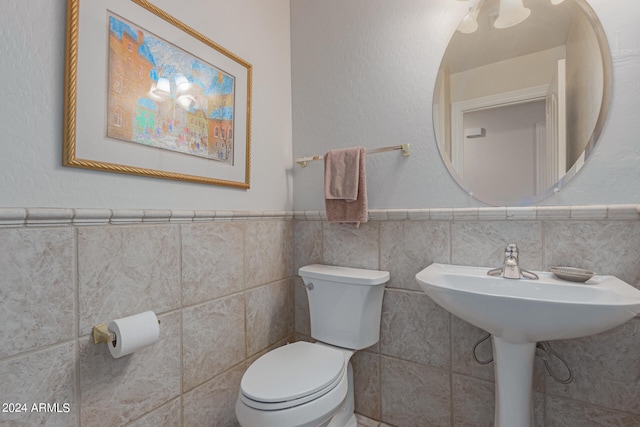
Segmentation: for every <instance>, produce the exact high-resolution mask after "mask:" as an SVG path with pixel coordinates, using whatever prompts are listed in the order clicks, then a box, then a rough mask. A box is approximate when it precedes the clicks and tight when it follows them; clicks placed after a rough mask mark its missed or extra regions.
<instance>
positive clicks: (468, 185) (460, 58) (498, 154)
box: [433, 0, 611, 206]
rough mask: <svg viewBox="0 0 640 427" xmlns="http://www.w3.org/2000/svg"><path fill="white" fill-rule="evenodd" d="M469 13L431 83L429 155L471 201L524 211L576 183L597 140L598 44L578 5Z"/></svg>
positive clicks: (603, 104)
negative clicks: (433, 153)
mask: <svg viewBox="0 0 640 427" xmlns="http://www.w3.org/2000/svg"><path fill="white" fill-rule="evenodd" d="M469 3H470V8H469V13H468V15H467V16H465V18H464V19H463V20H462V22H461V23H460V25H459V27H458V30H457V31H456V32H455V33H454V35H453V37H452V38H451V41H450V42H449V45H448V47H447V50H446V52H445V54H444V57H443V59H442V63H441V65H440V69H439V71H438V77H437V80H436V85H435V91H434V100H433V104H434V105H433V122H434V130H435V134H436V139H437V142H438V147H439V149H440V153H441V155H442V158H443V160H444V162H445V164H446V165H447V168H448V169H449V172H450V173H451V174H452V176H453V177H454V178H455V179H456V180H457V182H458V183H459V184H460V185H461V186H462V187H463V188H464V189H465V191H467V192H468V193H469V194H470V195H472V196H473V197H475V198H477V199H478V200H480V201H483V202H485V203H488V204H490V205H496V206H518V205H529V204H532V203H535V202H537V201H539V200H541V199H543V198H544V197H547V196H548V195H550V194H552V193H553V192H554V191H557V190H559V189H560V187H562V186H563V185H564V184H566V182H567V181H568V180H569V179H570V178H571V177H573V176H574V175H575V174H576V173H577V171H578V170H579V169H580V168H581V167H582V165H583V164H584V162H585V160H586V158H587V157H588V155H589V153H590V152H591V150H592V148H593V145H594V144H595V142H596V140H597V138H598V136H599V134H600V132H601V131H602V126H603V124H604V120H605V117H606V110H607V106H608V103H609V94H610V84H611V82H610V79H611V54H610V52H609V47H608V44H607V40H606V37H605V35H604V31H603V29H602V26H601V24H600V22H599V20H598V18H597V16H596V15H595V13H594V12H593V10H592V9H591V7H590V6H589V5H588V4H587V3H586V1H585V0H479V1H473V0H472V1H470V2H469Z"/></svg>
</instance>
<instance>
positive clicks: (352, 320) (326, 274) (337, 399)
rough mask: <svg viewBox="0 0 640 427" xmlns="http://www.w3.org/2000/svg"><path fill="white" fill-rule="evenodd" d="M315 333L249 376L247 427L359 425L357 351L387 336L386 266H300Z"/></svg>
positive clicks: (243, 388) (241, 410) (241, 399)
mask: <svg viewBox="0 0 640 427" xmlns="http://www.w3.org/2000/svg"><path fill="white" fill-rule="evenodd" d="M299 274H300V276H301V277H302V279H303V281H304V284H305V288H306V290H307V297H308V299H309V314H310V323H311V336H312V337H313V338H315V339H316V340H318V342H316V343H315V344H312V343H309V342H306V341H299V342H295V343H293V344H288V345H285V346H282V347H279V348H276V349H275V350H272V351H270V352H268V353H266V354H264V355H263V356H261V357H260V358H258V359H257V360H256V361H255V362H253V363H252V364H251V366H249V368H248V369H247V371H246V372H245V373H244V375H243V377H242V381H241V384H240V393H239V395H238V399H237V401H236V416H237V418H238V422H239V423H240V425H241V426H242V427H321V426H328V427H356V425H357V423H356V419H355V414H354V397H353V369H352V367H351V364H350V362H349V360H350V358H351V356H352V355H353V354H354V353H355V352H356V351H357V350H361V349H363V348H366V347H369V346H371V345H373V344H375V343H376V342H378V340H379V338H380V317H381V312H382V297H383V295H384V287H385V284H386V282H387V281H388V280H389V273H388V272H386V271H377V270H364V269H357V268H348V267H336V266H328V265H319V264H315V265H310V266H306V267H302V268H300V270H299Z"/></svg>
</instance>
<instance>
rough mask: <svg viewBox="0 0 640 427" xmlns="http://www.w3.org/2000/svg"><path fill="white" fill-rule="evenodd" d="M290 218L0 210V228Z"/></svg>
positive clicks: (280, 215) (288, 215)
mask: <svg viewBox="0 0 640 427" xmlns="http://www.w3.org/2000/svg"><path fill="white" fill-rule="evenodd" d="M268 219H280V220H282V219H293V212H292V211H230V210H229V211H227V210H219V211H215V210H198V211H192V210H171V209H88V208H78V209H71V208H0V227H21V226H27V227H52V226H65V225H67V226H68V225H79V226H80V225H94V226H95V225H108V224H112V225H113V224H116V225H122V224H143V223H144V224H162V223H166V224H169V223H191V222H208V221H239V220H268Z"/></svg>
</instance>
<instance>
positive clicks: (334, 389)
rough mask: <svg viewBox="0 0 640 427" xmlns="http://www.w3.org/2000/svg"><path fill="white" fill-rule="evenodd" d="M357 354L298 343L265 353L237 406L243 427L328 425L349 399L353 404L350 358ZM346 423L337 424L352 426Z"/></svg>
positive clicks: (243, 384) (246, 377)
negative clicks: (350, 385)
mask: <svg viewBox="0 0 640 427" xmlns="http://www.w3.org/2000/svg"><path fill="white" fill-rule="evenodd" d="M353 353H354V352H353V351H349V350H346V349H339V348H332V347H331V346H327V345H325V344H322V343H316V344H311V343H308V342H306V341H299V342H295V343H293V344H288V345H286V346H283V347H279V348H277V349H275V350H272V351H270V352H269V353H267V354H265V355H264V356H262V357H261V358H259V359H258V360H256V361H255V362H254V363H253V364H252V365H251V366H250V367H249V369H247V371H246V372H245V374H244V376H243V377H242V381H241V385H240V394H239V396H238V400H237V402H236V416H237V417H238V421H239V422H240V425H241V426H247V427H250V426H263V427H285V426H286V427H317V426H326V425H329V423H330V422H331V421H332V419H333V418H335V415H336V414H337V413H339V412H341V409H342V408H343V407H344V406H346V405H345V404H346V403H348V402H347V401H348V400H350V402H351V406H352V407H353V396H352V395H351V398H350V399H349V391H351V392H353V388H352V387H351V388H350V387H349V381H350V378H351V381H353V379H352V378H353V373H352V371H351V365H350V364H349V359H350V358H351V355H352V354H353ZM352 410H353V409H352ZM349 415H351V414H349ZM336 421H337V420H336ZM347 421H348V420H345V422H344V423H342V424H335V423H334V424H333V425H336V426H338V425H340V426H341V427H343V426H350V425H351V424H349V423H348V422H347ZM354 422H355V418H354ZM353 426H354V427H355V424H353Z"/></svg>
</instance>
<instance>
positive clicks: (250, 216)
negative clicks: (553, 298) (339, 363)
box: [0, 206, 640, 427]
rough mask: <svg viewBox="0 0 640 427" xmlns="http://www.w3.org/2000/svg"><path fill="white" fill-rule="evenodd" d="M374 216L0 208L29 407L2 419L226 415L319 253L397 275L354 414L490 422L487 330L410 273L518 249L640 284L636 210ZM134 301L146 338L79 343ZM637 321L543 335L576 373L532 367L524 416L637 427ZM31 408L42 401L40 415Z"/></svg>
mask: <svg viewBox="0 0 640 427" xmlns="http://www.w3.org/2000/svg"><path fill="white" fill-rule="evenodd" d="M370 216H371V221H370V222H369V223H367V224H363V225H362V226H361V227H360V228H358V229H352V228H345V227H341V226H337V225H329V224H327V223H326V221H325V220H324V218H323V214H322V213H321V212H309V211H307V212H294V213H293V214H291V213H286V212H250V213H246V212H244V213H243V212H223V211H215V212H214V211H206V212H205V211H196V212H194V211H158V210H155V211H142V210H114V211H111V210H90V209H12V208H4V209H0V254H2V256H0V336H2V337H3V345H2V346H0V396H2V403H7V404H9V403H14V404H15V403H20V404H23V403H24V404H27V408H26V409H27V412H26V413H24V412H21V413H18V412H15V406H14V407H13V408H14V410H13V411H12V412H0V425H53V426H57V425H59V426H74V425H75V426H92V425H101V426H117V425H132V426H180V425H182V426H235V425H237V422H236V420H235V414H234V404H235V399H236V396H237V391H238V385H239V381H240V378H241V375H242V373H243V372H244V370H245V369H246V367H247V366H248V363H250V362H251V361H252V360H254V359H255V357H256V356H257V355H259V354H261V353H263V352H264V351H266V350H268V349H270V348H273V347H275V346H278V345H281V344H283V343H285V342H287V341H289V340H291V339H293V338H294V337H295V339H310V337H309V321H308V308H307V302H306V296H305V294H304V289H303V288H302V287H300V286H294V285H298V284H300V282H301V281H300V279H299V278H296V276H295V272H296V271H297V268H298V267H300V266H302V265H306V264H310V263H317V262H322V263H327V264H337V265H348V266H352V267H362V268H375V269H384V270H389V271H390V272H391V282H390V283H389V285H388V289H387V290H386V294H385V299H384V302H383V317H382V325H381V340H380V342H379V343H378V344H377V345H375V346H374V347H372V348H370V349H367V350H365V351H362V352H359V353H357V354H356V355H355V357H354V359H353V361H354V367H355V374H356V380H355V382H356V385H355V388H356V409H357V412H359V413H360V414H361V415H362V416H364V417H366V418H364V417H363V418H362V419H367V422H368V423H371V424H372V425H374V424H375V425H377V423H378V422H380V423H381V424H380V425H390V426H411V427H415V426H425V427H427V426H473V427H478V426H492V425H493V400H494V399H493V391H494V384H493V368H492V366H491V365H485V366H483V365H479V364H477V363H476V362H475V361H474V360H473V358H472V355H471V348H472V346H473V344H474V343H475V342H476V340H477V339H478V338H480V337H481V336H482V334H483V332H482V331H480V330H478V329H477V328H474V327H473V326H471V325H469V324H467V323H465V322H464V321H462V320H460V319H457V318H455V317H453V316H451V315H449V314H448V313H447V312H446V311H444V310H443V309H441V308H439V307H438V306H437V305H436V304H434V303H433V302H432V301H431V300H430V299H429V298H428V297H427V296H426V295H425V294H424V293H422V292H421V291H420V290H419V289H418V286H417V285H416V283H415V281H414V278H413V276H414V275H415V273H416V272H417V271H419V270H420V269H422V268H424V267H425V266H427V265H429V264H430V263H432V262H447V263H457V264H470V265H497V264H499V263H500V261H501V257H502V251H503V249H504V245H505V244H506V243H507V242H516V243H518V246H519V248H520V254H521V264H522V266H523V267H525V268H528V269H532V270H539V269H545V268H547V267H548V266H550V265H553V264H565V265H576V266H580V267H585V268H590V269H593V270H595V271H597V272H599V273H603V274H615V275H617V276H619V277H620V278H622V279H623V280H625V281H627V282H629V283H632V284H634V285H636V286H638V287H640V215H638V210H637V207H636V206H609V207H607V206H594V207H573V208H570V207H538V208H513V209H511V208H486V209H477V208H473V209H431V210H384V211H371V213H370ZM292 218H293V219H292ZM146 310H154V311H155V312H156V313H157V314H158V317H159V319H160V320H161V322H162V323H161V335H160V341H159V342H158V343H157V344H155V345H154V346H152V347H149V348H146V349H144V350H142V351H139V352H137V353H135V354H133V355H130V356H126V357H123V358H120V359H113V358H111V356H110V354H109V352H108V350H107V348H106V346H104V345H98V346H96V345H94V344H92V343H91V340H90V332H91V327H92V325H93V324H95V323H100V322H105V321H109V320H111V319H114V318H118V317H122V316H127V315H131V314H135V313H139V312H142V311H146ZM294 331H295V334H294ZM639 332H640V321H639V319H634V320H632V321H630V322H628V323H626V324H625V325H623V326H621V327H619V328H616V329H614V330H612V331H609V332H606V333H603V334H600V335H597V336H594V337H588V338H582V339H576V340H568V341H561V342H555V343H554V347H555V349H556V350H557V351H559V352H560V353H561V354H562V355H563V356H564V357H565V358H566V359H567V360H568V362H569V364H570V366H571V367H572V369H573V371H574V376H575V379H574V381H573V382H572V383H570V384H568V385H561V384H558V383H556V382H554V381H553V380H552V379H551V378H550V376H549V375H548V374H547V373H546V372H545V371H544V368H543V365H542V362H541V361H538V362H537V366H536V373H535V381H534V383H535V391H536V393H535V415H536V426H577V425H590V426H613V425H615V426H635V425H640V403H639V402H640V358H638V356H637V355H638V354H640V341H639V340H638V339H637V335H638V334H639ZM490 351H491V350H490V346H486V345H481V346H480V348H479V353H480V356H481V357H490ZM562 373H563V372H562V371H561V370H560V371H559V374H562ZM34 403H36V404H39V403H45V404H46V403H49V404H50V405H49V408H48V410H46V411H41V412H38V411H34V410H32V409H33V404H34ZM56 403H57V404H58V406H55V405H53V404H56ZM65 403H68V404H69V407H68V411H67V410H66V407H65V406H64V404H65ZM7 409H9V407H8V406H7ZM52 411H53V412H52Z"/></svg>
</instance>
